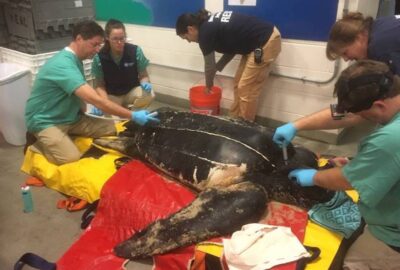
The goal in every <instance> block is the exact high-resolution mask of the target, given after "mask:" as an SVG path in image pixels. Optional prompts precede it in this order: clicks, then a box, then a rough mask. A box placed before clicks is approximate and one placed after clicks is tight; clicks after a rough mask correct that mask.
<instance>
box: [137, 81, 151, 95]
mask: <svg viewBox="0 0 400 270" xmlns="http://www.w3.org/2000/svg"><path fill="white" fill-rule="evenodd" d="M140 86H141V87H142V89H143V90H144V91H146V92H147V93H150V92H151V89H153V87H152V86H151V83H149V82H142V83H140Z"/></svg>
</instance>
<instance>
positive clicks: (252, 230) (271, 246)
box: [223, 223, 310, 270]
mask: <svg viewBox="0 0 400 270" xmlns="http://www.w3.org/2000/svg"><path fill="white" fill-rule="evenodd" d="M223 243H224V255H225V258H226V262H227V264H228V266H229V269H230V270H264V269H269V268H271V267H274V266H275V265H279V264H284V263H288V262H292V261H296V260H298V259H300V258H303V257H310V254H309V253H308V252H307V250H306V249H305V248H304V246H303V245H302V244H301V243H300V241H299V240H298V239H297V237H296V236H295V235H294V234H293V233H292V231H291V229H290V228H289V227H282V226H271V225H266V224H258V223H252V224H247V225H244V226H243V227H242V230H240V231H236V232H234V233H233V234H232V237H231V239H223Z"/></svg>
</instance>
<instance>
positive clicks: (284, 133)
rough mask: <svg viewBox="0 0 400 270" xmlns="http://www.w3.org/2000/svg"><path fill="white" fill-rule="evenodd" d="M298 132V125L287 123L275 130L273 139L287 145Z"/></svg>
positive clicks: (280, 144)
mask: <svg viewBox="0 0 400 270" xmlns="http://www.w3.org/2000/svg"><path fill="white" fill-rule="evenodd" d="M296 133H297V129H296V127H295V126H294V125H293V124H292V123H287V124H284V125H283V126H280V127H278V128H277V129H276V130H275V134H274V136H273V137H272V140H273V141H274V143H276V144H277V145H279V146H280V147H282V146H287V145H288V144H289V143H290V142H291V141H292V140H293V138H294V136H296Z"/></svg>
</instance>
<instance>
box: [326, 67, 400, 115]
mask: <svg viewBox="0 0 400 270" xmlns="http://www.w3.org/2000/svg"><path fill="white" fill-rule="evenodd" d="M399 93H400V78H399V77H398V76H397V75H393V73H392V72H391V71H390V68H389V66H388V65H386V64H385V63H383V62H378V61H373V60H360V61H357V62H356V63H355V64H353V65H351V66H349V67H348V68H346V69H345V70H343V72H342V73H341V75H340V77H339V79H338V80H337V82H336V84H335V90H334V95H336V96H337V97H338V111H341V112H346V111H347V112H353V113H354V112H359V111H363V110H367V109H369V108H371V106H372V104H373V103H374V101H377V100H382V99H385V98H391V97H394V96H397V95H398V94H399Z"/></svg>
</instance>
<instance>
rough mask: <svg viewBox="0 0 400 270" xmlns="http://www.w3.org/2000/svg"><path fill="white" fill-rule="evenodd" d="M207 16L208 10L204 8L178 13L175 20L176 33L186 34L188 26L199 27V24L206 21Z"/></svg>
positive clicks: (208, 15) (208, 14)
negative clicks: (193, 11) (192, 11)
mask: <svg viewBox="0 0 400 270" xmlns="http://www.w3.org/2000/svg"><path fill="white" fill-rule="evenodd" d="M209 17H210V12H209V11H207V10H206V9H200V10H199V11H197V12H196V13H184V14H182V15H180V16H179V17H178V19H177V20H176V26H175V28H176V34H177V35H178V36H179V35H183V34H186V33H187V27H188V26H194V27H196V28H197V29H199V28H200V25H201V24H202V23H203V22H205V21H207V20H208V18H209Z"/></svg>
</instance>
